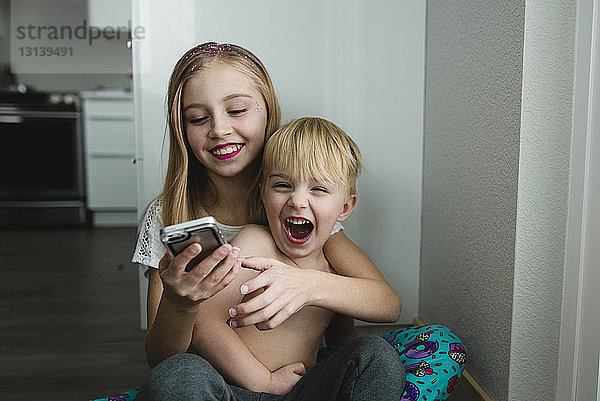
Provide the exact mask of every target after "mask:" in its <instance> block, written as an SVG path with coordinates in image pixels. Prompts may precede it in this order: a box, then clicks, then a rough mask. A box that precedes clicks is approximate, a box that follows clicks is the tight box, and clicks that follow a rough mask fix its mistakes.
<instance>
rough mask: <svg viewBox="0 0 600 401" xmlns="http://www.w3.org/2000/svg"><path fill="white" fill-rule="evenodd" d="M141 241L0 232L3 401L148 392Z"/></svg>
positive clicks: (117, 232) (127, 232) (98, 233)
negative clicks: (138, 259)
mask: <svg viewBox="0 0 600 401" xmlns="http://www.w3.org/2000/svg"><path fill="white" fill-rule="evenodd" d="M135 236H136V231H135V229H134V228H116V229H113V228H111V229H85V228H82V229H66V228H65V229H58V230H51V229H47V230H46V229H44V230H25V229H21V230H0V266H1V267H0V269H1V272H2V279H1V280H0V350H1V351H0V366H1V368H0V398H1V399H2V400H38V401H42V400H88V399H92V398H94V397H96V396H98V397H99V396H102V395H104V394H108V393H111V394H115V393H119V392H122V391H126V390H130V389H133V388H135V387H136V386H139V385H140V384H141V383H142V381H143V379H144V377H145V376H146V374H147V372H148V368H147V365H146V361H145V356H144V350H143V342H144V335H145V333H144V332H143V331H142V330H141V329H140V327H139V311H138V309H139V307H138V304H139V301H138V284H137V271H136V269H137V268H136V267H135V265H134V264H132V263H130V259H131V254H132V251H133V247H134V241H135Z"/></svg>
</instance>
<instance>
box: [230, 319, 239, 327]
mask: <svg viewBox="0 0 600 401" xmlns="http://www.w3.org/2000/svg"><path fill="white" fill-rule="evenodd" d="M229 326H231V328H232V329H235V328H237V322H236V321H235V320H230V321H229Z"/></svg>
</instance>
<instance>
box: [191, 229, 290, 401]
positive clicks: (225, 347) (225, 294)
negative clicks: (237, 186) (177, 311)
mask: <svg viewBox="0 0 600 401" xmlns="http://www.w3.org/2000/svg"><path fill="white" fill-rule="evenodd" d="M266 234H267V235H265V230H264V229H262V228H260V227H254V226H249V227H246V228H244V229H243V230H242V231H240V233H239V234H238V235H237V236H236V237H235V238H234V239H233V241H232V242H231V244H232V245H233V246H236V247H238V248H240V249H241V253H240V255H241V256H244V255H248V254H259V255H268V256H274V255H273V252H272V249H273V247H274V245H273V240H272V238H271V236H270V234H268V232H266ZM256 274H257V273H256V272H255V271H252V270H246V269H242V270H241V271H240V273H239V274H238V276H237V277H236V279H235V280H234V281H233V282H232V283H231V284H230V285H229V286H228V287H226V288H225V289H224V290H222V291H221V292H220V293H218V294H216V295H214V296H213V297H211V298H210V299H208V300H206V301H204V302H203V303H202V304H201V305H200V310H199V312H198V314H197V317H196V321H195V324H194V333H193V337H192V345H193V346H194V348H195V349H196V350H197V351H198V352H199V353H200V355H202V356H203V357H204V358H205V359H206V360H207V361H208V362H210V364H211V365H212V366H213V367H214V368H215V369H217V370H218V371H219V373H221V375H222V376H223V377H224V378H225V380H226V381H227V382H229V383H231V384H234V385H236V386H239V387H243V388H246V389H248V390H252V391H257V392H270V393H275V394H283V393H287V392H288V391H290V390H291V387H290V388H287V386H288V385H287V384H286V383H283V381H285V382H287V383H289V381H290V377H292V379H291V381H292V382H293V384H295V382H296V381H297V380H298V379H299V378H300V376H299V375H298V374H297V373H296V372H298V371H299V370H298V367H295V366H294V367H293V368H290V369H289V371H288V370H283V368H282V370H281V371H276V372H279V373H278V374H277V373H276V372H274V374H272V373H271V372H270V371H269V370H268V369H267V368H266V367H265V366H264V365H263V364H262V363H261V362H260V361H259V360H258V359H257V358H256V357H255V356H254V355H253V354H252V353H251V352H250V350H249V349H248V347H247V346H246V344H244V342H243V341H242V340H241V339H240V337H239V336H238V335H237V333H236V332H235V331H234V330H233V329H232V328H231V327H229V325H228V319H229V307H230V306H232V305H236V304H237V303H239V302H240V301H241V299H242V297H243V295H242V293H241V292H240V286H241V284H242V283H244V282H245V281H247V280H249V279H251V278H253V277H255V276H256ZM300 371H301V369H300ZM294 377H297V378H296V379H293V378H294ZM293 384H292V386H293Z"/></svg>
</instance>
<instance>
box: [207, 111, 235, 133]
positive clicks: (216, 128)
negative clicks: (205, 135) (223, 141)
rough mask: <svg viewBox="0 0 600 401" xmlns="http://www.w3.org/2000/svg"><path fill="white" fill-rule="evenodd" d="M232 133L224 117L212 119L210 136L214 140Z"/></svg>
mask: <svg viewBox="0 0 600 401" xmlns="http://www.w3.org/2000/svg"><path fill="white" fill-rule="evenodd" d="M232 133H233V128H232V127H231V124H229V123H228V121H227V119H226V118H224V117H217V116H215V117H213V126H212V130H211V136H212V137H214V138H222V137H224V136H227V135H231V134H232Z"/></svg>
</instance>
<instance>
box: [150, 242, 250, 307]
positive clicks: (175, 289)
mask: <svg viewBox="0 0 600 401" xmlns="http://www.w3.org/2000/svg"><path fill="white" fill-rule="evenodd" d="M201 250H202V247H201V246H200V244H192V245H190V246H188V247H187V248H186V249H185V250H184V251H183V252H181V253H180V254H179V255H177V256H176V257H173V256H171V255H169V254H168V253H166V254H165V256H164V257H163V258H162V259H161V261H160V263H159V267H158V270H159V274H160V278H161V281H162V283H163V287H164V296H165V297H166V298H167V299H168V300H169V301H170V302H171V303H172V304H174V305H176V306H177V307H178V308H179V309H181V310H190V309H194V307H195V306H196V305H198V304H199V303H200V302H202V301H204V300H205V299H208V298H210V297H212V296H213V295H215V294H216V293H218V292H219V291H221V290H222V289H223V288H225V287H226V286H227V285H229V283H231V282H232V281H233V279H234V278H235V277H236V276H237V274H238V272H239V270H240V265H241V261H240V260H239V259H238V255H239V251H240V250H239V248H233V247H232V246H231V245H229V244H225V245H223V246H221V247H219V248H217V249H216V250H215V251H214V252H213V253H212V254H211V255H209V256H207V257H206V258H205V259H204V260H202V261H201V262H200V263H198V265H196V267H195V268H193V269H192V270H191V271H189V272H186V271H185V267H186V266H187V264H188V263H189V262H190V261H191V260H192V259H193V258H194V257H195V256H196V255H198V254H199V253H200V251H201Z"/></svg>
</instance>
